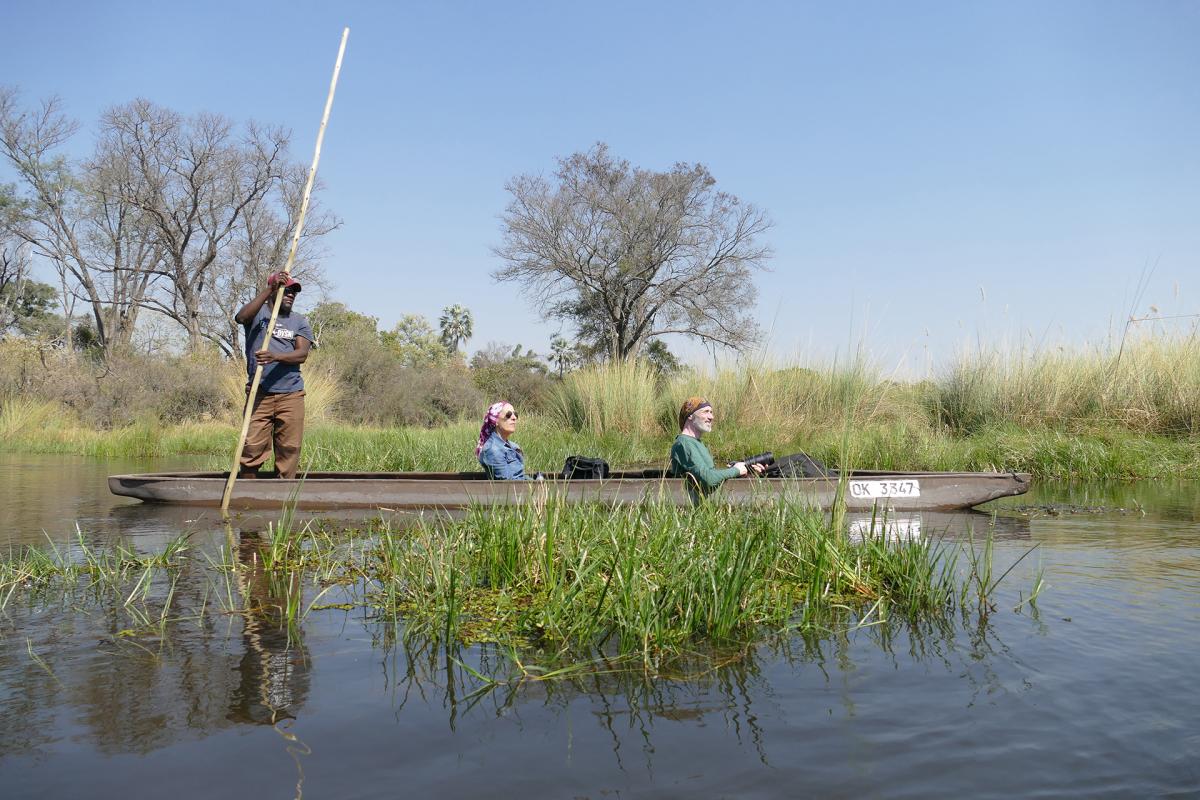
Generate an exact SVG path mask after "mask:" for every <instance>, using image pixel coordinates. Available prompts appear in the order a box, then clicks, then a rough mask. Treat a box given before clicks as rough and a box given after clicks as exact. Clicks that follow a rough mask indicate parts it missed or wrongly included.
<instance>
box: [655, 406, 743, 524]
mask: <svg viewBox="0 0 1200 800" xmlns="http://www.w3.org/2000/svg"><path fill="white" fill-rule="evenodd" d="M712 426H713V411H712V406H711V405H709V404H708V401H707V400H705V399H704V398H703V397H689V398H688V399H687V400H686V401H685V402H684V404H683V406H682V407H681V408H680V409H679V431H680V433H679V435H678V436H676V437H675V443H674V444H672V445H671V466H670V468H669V469H668V470H667V477H668V478H682V477H684V476H685V475H686V476H687V477H688V478H689V480H688V493H689V494H691V496H692V500H693V501H694V502H699V500H700V498H702V497H707V496H708V495H710V494H712V493H713V492H715V491H716V490H717V489H718V488H719V487H720V486H721V484H722V483H724V482H725V481H727V480H728V479H730V478H736V477H738V476H739V475H745V474H746V473H747V471H748V469H747V467H746V465H745V464H743V463H742V462H741V461H739V462H737V463H736V464H734V465H733V466H731V467H727V468H726V469H717V467H716V465H715V464H714V463H713V457H712V453H710V452H708V448H707V447H705V446H704V443H703V442H701V441H700V437H701V436H703V435H704V434H706V433H710V432H712ZM750 469H753V470H754V472H755V474H758V473H761V472H762V471H763V467H762V465H761V464H754V465H753V466H752V467H750Z"/></svg>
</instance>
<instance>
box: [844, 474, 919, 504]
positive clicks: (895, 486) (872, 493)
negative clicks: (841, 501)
mask: <svg viewBox="0 0 1200 800" xmlns="http://www.w3.org/2000/svg"><path fill="white" fill-rule="evenodd" d="M850 496H851V497H854V498H857V499H862V500H868V499H874V498H877V497H920V496H921V482H920V481H918V480H914V479H912V478H909V479H907V480H902V481H850Z"/></svg>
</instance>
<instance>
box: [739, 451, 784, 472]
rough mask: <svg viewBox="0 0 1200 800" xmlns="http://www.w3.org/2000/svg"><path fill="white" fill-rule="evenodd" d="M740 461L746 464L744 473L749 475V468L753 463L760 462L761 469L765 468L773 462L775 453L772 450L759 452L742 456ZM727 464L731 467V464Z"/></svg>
mask: <svg viewBox="0 0 1200 800" xmlns="http://www.w3.org/2000/svg"><path fill="white" fill-rule="evenodd" d="M734 463H737V462H734ZM742 463H743V464H745V465H746V470H747V472H746V474H747V475H749V474H750V471H749V470H750V468H751V467H753V466H754V465H755V464H762V465H763V469H766V468H767V467H770V466H771V465H772V464H774V463H775V454H774V453H772V452H769V451H768V452H766V453H759V454H758V455H756V456H750V457H749V458H743V459H742ZM729 466H731V467H732V466H733V464H730V465H729Z"/></svg>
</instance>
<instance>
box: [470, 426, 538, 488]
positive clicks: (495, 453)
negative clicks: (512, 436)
mask: <svg viewBox="0 0 1200 800" xmlns="http://www.w3.org/2000/svg"><path fill="white" fill-rule="evenodd" d="M479 463H480V465H482V466H483V471H484V472H486V473H487V474H488V477H489V478H491V479H492V480H497V481H524V480H528V478H526V477H525V454H524V453H522V452H521V447H520V445H518V444H517V443H516V442H506V441H504V437H503V436H501V435H500V434H499V433H496V432H495V431H493V432H492V435H491V436H489V437H488V440H487V441H486V442H484V443H483V449H482V450H480V451H479Z"/></svg>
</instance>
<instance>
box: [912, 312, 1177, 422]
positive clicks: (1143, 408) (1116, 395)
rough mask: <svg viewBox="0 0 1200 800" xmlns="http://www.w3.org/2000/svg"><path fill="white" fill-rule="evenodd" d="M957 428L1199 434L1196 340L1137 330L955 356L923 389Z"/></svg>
mask: <svg viewBox="0 0 1200 800" xmlns="http://www.w3.org/2000/svg"><path fill="white" fill-rule="evenodd" d="M927 402H928V404H929V408H930V411H931V413H932V415H933V416H934V417H935V418H936V419H937V420H938V421H939V422H940V423H942V424H944V425H947V426H949V427H950V428H951V429H952V430H954V431H956V432H958V433H973V432H977V431H980V430H983V429H986V428H989V427H994V426H997V425H1005V424H1009V425H1016V426H1019V427H1025V428H1044V427H1054V428H1061V429H1064V430H1096V429H1124V430H1128V431H1132V432H1135V433H1143V434H1156V435H1162V436H1186V437H1195V436H1197V435H1200V340H1197V337H1196V336H1195V335H1192V336H1189V337H1184V338H1175V339H1164V338H1161V337H1160V338H1149V337H1147V338H1139V339H1134V340H1131V341H1128V342H1126V343H1125V344H1124V346H1123V347H1121V348H1117V349H1114V348H1112V347H1108V348H1091V349H1087V350H1083V351H1069V350H1062V349H1056V350H1053V351H1047V352H1034V353H1023V352H1018V353H1013V354H1005V353H1000V352H998V351H985V352H980V353H974V354H969V355H964V356H962V357H961V358H960V359H959V360H958V361H957V362H956V363H955V364H953V365H952V366H951V367H950V368H949V369H948V370H947V372H946V374H945V376H944V377H943V378H942V379H940V380H939V381H937V382H936V383H935V385H934V387H933V389H932V391H931V392H930V393H929V395H928V397H927Z"/></svg>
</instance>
